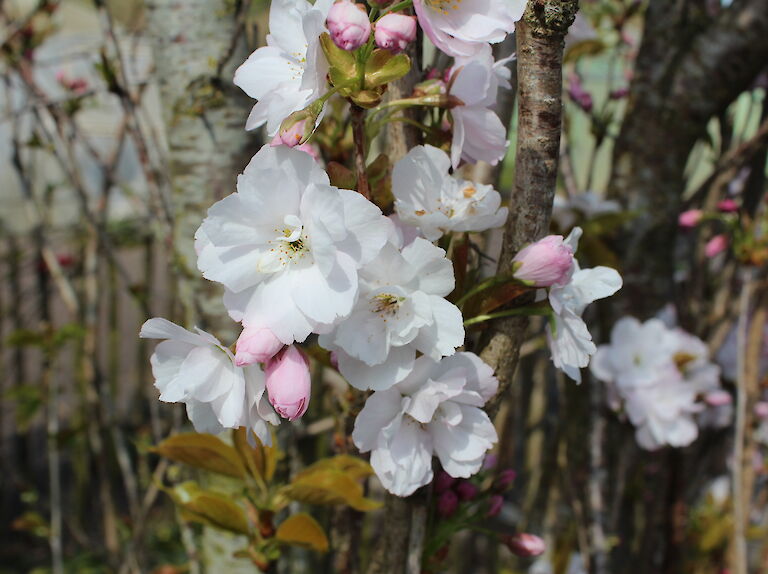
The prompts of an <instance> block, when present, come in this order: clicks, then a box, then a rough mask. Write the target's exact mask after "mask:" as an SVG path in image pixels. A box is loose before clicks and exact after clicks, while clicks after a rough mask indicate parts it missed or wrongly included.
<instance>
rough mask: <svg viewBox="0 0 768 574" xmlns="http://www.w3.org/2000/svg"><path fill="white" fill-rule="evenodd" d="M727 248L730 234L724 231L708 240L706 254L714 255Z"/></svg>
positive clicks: (705, 247)
mask: <svg viewBox="0 0 768 574" xmlns="http://www.w3.org/2000/svg"><path fill="white" fill-rule="evenodd" d="M726 249H728V236H727V235H726V234H724V233H721V234H720V235H715V236H714V237H713V238H712V239H710V240H709V241H707V244H706V245H705V246H704V255H706V256H707V257H714V256H715V255H719V254H720V253H722V252H723V251H725V250H726Z"/></svg>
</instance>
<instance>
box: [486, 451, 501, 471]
mask: <svg viewBox="0 0 768 574" xmlns="http://www.w3.org/2000/svg"><path fill="white" fill-rule="evenodd" d="M498 462H499V457H498V456H496V455H495V454H493V453H492V452H489V453H488V454H486V455H485V458H484V459H483V470H491V469H494V468H496V465H497V464H498Z"/></svg>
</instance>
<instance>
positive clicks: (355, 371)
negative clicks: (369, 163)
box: [320, 237, 464, 390]
mask: <svg viewBox="0 0 768 574" xmlns="http://www.w3.org/2000/svg"><path fill="white" fill-rule="evenodd" d="M399 247H400V246H399V245H398V244H395V243H391V242H390V243H388V244H387V245H386V246H385V247H384V249H383V250H382V251H381V253H380V254H379V256H378V257H377V258H376V259H374V260H373V261H372V262H371V263H370V264H368V265H366V266H365V267H364V268H363V269H362V270H361V272H360V295H359V298H358V300H357V303H356V304H355V307H354V309H353V310H352V313H351V314H350V315H349V317H347V318H346V319H344V320H343V321H341V323H339V325H338V326H336V328H335V329H334V330H333V331H332V332H331V333H328V334H324V335H321V336H320V344H321V345H322V346H323V347H325V348H326V349H329V350H331V351H334V352H335V353H336V357H337V360H338V364H339V370H340V371H341V374H342V375H344V377H345V378H346V379H347V380H348V381H349V382H350V384H352V385H353V386H354V387H356V388H359V389H374V390H383V389H386V388H389V387H391V386H392V385H393V384H395V383H397V382H399V381H402V380H403V378H404V377H405V376H406V375H407V374H408V373H409V372H410V371H411V369H412V368H413V364H414V359H415V358H416V351H419V352H421V353H423V354H425V355H427V356H429V357H431V358H432V359H434V360H438V359H440V357H443V356H446V355H452V354H453V353H454V352H455V350H456V347H458V346H459V345H461V344H462V343H463V342H464V326H463V323H462V316H461V311H459V309H458V308H457V307H456V306H455V305H453V304H452V303H450V302H448V301H446V300H445V299H444V297H445V296H446V295H448V294H449V293H450V292H451V291H452V290H453V287H454V277H453V266H452V264H451V262H450V260H448V259H446V257H445V251H443V250H442V249H440V248H439V247H436V246H434V245H432V244H431V243H430V242H429V241H427V240H425V239H423V238H420V237H417V238H416V239H414V240H413V241H412V242H411V243H409V244H408V245H407V246H406V247H404V248H403V249H402V251H401V250H400V249H399Z"/></svg>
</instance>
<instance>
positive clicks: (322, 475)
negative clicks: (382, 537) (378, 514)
mask: <svg viewBox="0 0 768 574" xmlns="http://www.w3.org/2000/svg"><path fill="white" fill-rule="evenodd" d="M280 494H282V495H283V496H285V497H287V498H290V499H291V500H295V501H297V502H305V503H307V504H346V505H347V506H351V507H352V508H354V509H355V510H360V511H362V512H367V511H369V510H375V509H377V508H379V507H380V506H381V503H380V502H376V501H375V500H371V499H370V498H365V497H364V496H363V487H362V486H361V485H360V483H358V482H357V481H356V480H355V479H354V478H352V477H351V476H349V475H348V474H344V473H342V472H339V471H336V470H332V469H322V468H321V469H317V470H315V471H313V472H309V473H307V472H304V473H302V474H301V475H300V476H297V477H295V478H294V479H293V482H291V484H289V485H288V486H284V487H283V488H281V489H280Z"/></svg>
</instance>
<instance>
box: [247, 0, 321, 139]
mask: <svg viewBox="0 0 768 574" xmlns="http://www.w3.org/2000/svg"><path fill="white" fill-rule="evenodd" d="M331 4H332V2H331V0H317V2H315V4H314V5H313V4H310V3H309V2H307V1H306V0H273V2H272V5H271V8H270V13H269V32H270V33H269V35H268V36H267V45H266V46H264V47H262V48H259V49H258V50H256V51H255V52H253V54H251V55H250V56H249V57H248V59H247V60H246V61H245V62H244V63H243V64H242V65H241V66H240V67H239V68H238V69H237V70H236V71H235V80H234V81H235V84H236V85H237V86H239V87H240V88H241V89H242V90H243V91H244V92H245V93H246V94H248V95H249V96H250V97H252V98H253V99H255V100H258V101H257V102H256V105H254V106H253V109H252V110H251V113H250V115H249V116H248V120H247V122H246V124H245V129H247V130H252V129H255V128H258V127H260V126H262V125H264V124H265V123H266V124H267V132H268V133H269V135H270V136H274V135H275V134H276V133H277V132H278V130H279V129H280V124H281V122H282V121H283V120H284V119H285V118H286V117H288V116H289V115H290V114H291V113H292V112H295V111H298V110H301V109H303V108H305V107H306V106H307V105H308V104H310V103H311V102H313V101H314V100H316V99H317V98H319V97H320V96H322V95H323V94H324V93H325V92H326V91H327V81H326V74H327V73H328V64H327V62H326V61H325V57H324V56H323V54H322V50H321V49H320V40H319V38H320V35H321V34H322V33H323V32H325V31H326V29H325V18H326V16H327V14H328V10H329V9H330V7H331Z"/></svg>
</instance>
